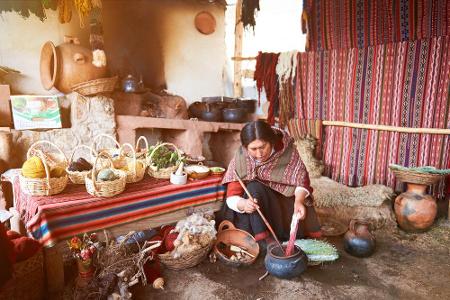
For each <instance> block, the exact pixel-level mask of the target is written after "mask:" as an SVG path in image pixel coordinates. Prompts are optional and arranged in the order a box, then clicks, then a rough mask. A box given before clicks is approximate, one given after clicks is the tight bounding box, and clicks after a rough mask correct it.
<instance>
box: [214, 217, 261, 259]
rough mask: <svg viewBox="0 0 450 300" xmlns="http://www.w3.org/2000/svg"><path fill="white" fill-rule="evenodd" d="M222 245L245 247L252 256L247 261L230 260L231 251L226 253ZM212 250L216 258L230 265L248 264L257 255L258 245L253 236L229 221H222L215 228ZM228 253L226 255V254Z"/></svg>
mask: <svg viewBox="0 0 450 300" xmlns="http://www.w3.org/2000/svg"><path fill="white" fill-rule="evenodd" d="M223 245H234V246H238V247H240V248H242V249H245V250H246V251H248V252H249V253H251V254H252V255H253V256H254V258H252V259H250V260H247V261H232V260H231V259H230V256H231V255H232V253H227V251H226V250H224V249H222V246H223ZM213 252H214V254H215V255H216V256H217V258H218V259H219V260H220V261H221V262H223V263H225V264H226V265H229V266H232V267H239V266H248V265H251V264H253V263H254V262H255V260H256V258H257V257H258V255H259V245H258V243H257V242H256V240H255V238H254V237H253V236H252V235H251V234H249V233H248V232H246V231H244V230H240V229H237V228H236V227H234V225H233V223H231V222H230V221H227V220H225V221H222V222H221V223H220V225H219V228H218V230H217V239H216V242H215V244H214V247H213ZM227 254H228V255H227Z"/></svg>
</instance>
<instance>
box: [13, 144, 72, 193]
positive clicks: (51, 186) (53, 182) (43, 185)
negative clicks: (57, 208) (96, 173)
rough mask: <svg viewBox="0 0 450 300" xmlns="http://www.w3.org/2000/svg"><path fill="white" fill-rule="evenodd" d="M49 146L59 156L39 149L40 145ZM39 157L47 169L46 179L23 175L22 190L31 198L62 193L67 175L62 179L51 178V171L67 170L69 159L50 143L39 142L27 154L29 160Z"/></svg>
mask: <svg viewBox="0 0 450 300" xmlns="http://www.w3.org/2000/svg"><path fill="white" fill-rule="evenodd" d="M43 144H47V145H50V146H52V147H54V148H56V150H58V152H59V153H58V154H56V155H55V154H50V153H46V154H44V152H43V151H42V150H41V149H38V146H39V145H43ZM31 156H37V157H39V158H40V159H41V160H42V164H43V165H44V169H45V175H46V177H45V178H28V177H24V176H23V175H22V173H20V175H19V182H20V189H21V190H22V191H23V192H24V193H25V194H28V195H31V196H50V195H55V194H59V193H61V192H62V191H63V190H64V188H65V187H66V185H67V182H68V181H69V178H68V177H67V174H66V175H64V176H61V177H50V169H51V168H54V167H61V168H63V169H66V168H67V158H66V156H65V155H64V153H63V152H62V151H61V149H59V147H58V146H56V145H55V144H53V143H52V142H49V141H37V142H35V143H34V144H32V145H31V147H30V148H29V149H28V152H27V159H29V158H30V157H31Z"/></svg>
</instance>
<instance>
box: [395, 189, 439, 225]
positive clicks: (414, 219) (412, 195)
mask: <svg viewBox="0 0 450 300" xmlns="http://www.w3.org/2000/svg"><path fill="white" fill-rule="evenodd" d="M406 186H407V190H406V192H404V193H402V194H400V195H398V196H397V198H395V204H394V211H395V215H396V217H397V222H398V224H399V226H400V227H401V228H402V229H403V230H405V231H409V232H421V231H425V230H427V229H428V228H429V227H430V226H431V225H432V224H433V222H434V218H435V217H436V213H437V205H436V200H435V199H434V198H433V197H432V196H430V195H427V194H426V193H425V191H426V189H427V185H423V184H415V183H406Z"/></svg>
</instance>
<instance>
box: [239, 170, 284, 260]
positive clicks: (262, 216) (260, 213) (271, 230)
mask: <svg viewBox="0 0 450 300" xmlns="http://www.w3.org/2000/svg"><path fill="white" fill-rule="evenodd" d="M234 175H235V176H236V178H237V180H238V181H239V183H240V184H241V186H242V188H243V189H244V191H245V193H246V194H247V196H248V198H249V199H250V200H252V201H253V202H254V203H257V202H256V201H255V199H253V197H252V195H251V194H250V192H249V191H248V190H247V187H246V186H245V184H244V183H243V182H242V180H241V177H240V176H239V174H238V173H237V171H236V170H234ZM256 211H257V212H258V214H259V215H260V216H261V219H262V220H263V222H264V224H266V226H267V228H268V229H269V231H270V233H271V234H272V236H273V238H274V239H275V241H276V242H277V244H278V246H279V247H280V249H281V250H282V251H283V247H282V246H281V243H280V241H279V240H278V238H277V235H276V234H275V232H274V231H273V229H272V226H270V223H269V222H268V221H267V219H266V217H264V215H263V213H262V212H261V210H260V209H259V208H256Z"/></svg>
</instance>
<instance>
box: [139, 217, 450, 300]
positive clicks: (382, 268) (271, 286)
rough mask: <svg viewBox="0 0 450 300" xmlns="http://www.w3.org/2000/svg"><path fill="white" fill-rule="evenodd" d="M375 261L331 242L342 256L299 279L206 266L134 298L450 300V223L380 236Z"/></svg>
mask: <svg viewBox="0 0 450 300" xmlns="http://www.w3.org/2000/svg"><path fill="white" fill-rule="evenodd" d="M375 235H376V238H377V250H376V252H375V254H374V255H373V256H371V257H370V258H364V259H361V258H356V257H352V256H350V255H348V254H347V253H345V252H344V251H343V248H342V240H341V238H332V239H329V241H330V242H332V243H333V244H335V245H336V246H337V248H338V250H339V252H340V255H341V257H340V258H339V260H337V261H336V262H334V263H328V264H323V265H319V266H313V267H309V268H308V270H307V271H306V272H305V273H304V274H303V275H302V276H301V277H300V278H298V279H295V280H280V279H277V278H274V277H271V276H268V277H266V278H265V279H264V280H262V281H259V280H258V278H259V277H260V276H262V275H263V274H264V273H265V269H264V261H263V258H262V257H260V258H258V260H257V261H256V262H255V264H254V265H252V266H250V267H247V268H239V269H235V268H230V267H227V266H225V265H223V264H221V263H220V262H216V263H214V264H212V263H210V262H209V261H204V262H203V263H201V264H200V265H199V266H197V267H195V268H192V269H188V270H183V271H169V270H166V271H165V273H164V277H165V280H166V288H165V290H163V291H160V290H154V289H153V288H151V287H141V286H137V287H134V288H133V289H132V290H131V291H132V293H133V296H134V297H133V299H171V300H172V299H196V300H197V299H450V285H449V280H450V222H449V221H446V220H440V221H438V222H437V223H436V225H434V226H433V228H432V229H431V230H430V231H428V232H426V233H423V234H407V233H404V232H403V231H400V230H395V231H393V232H387V231H377V232H376V233H375Z"/></svg>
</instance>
